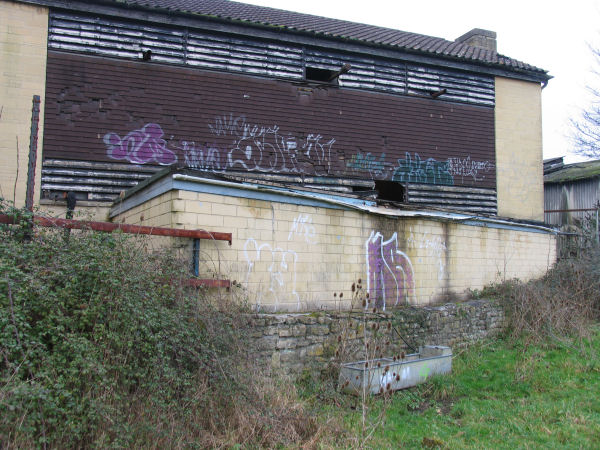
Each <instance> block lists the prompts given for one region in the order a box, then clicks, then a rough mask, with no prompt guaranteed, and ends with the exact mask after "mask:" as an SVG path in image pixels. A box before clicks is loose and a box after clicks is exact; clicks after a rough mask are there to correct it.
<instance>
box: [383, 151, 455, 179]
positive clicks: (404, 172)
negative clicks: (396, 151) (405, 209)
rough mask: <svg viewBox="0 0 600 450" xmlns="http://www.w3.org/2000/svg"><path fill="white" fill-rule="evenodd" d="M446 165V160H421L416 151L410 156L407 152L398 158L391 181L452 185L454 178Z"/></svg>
mask: <svg viewBox="0 0 600 450" xmlns="http://www.w3.org/2000/svg"><path fill="white" fill-rule="evenodd" d="M448 165H449V164H448V162H447V161H437V160H435V159H433V158H428V159H426V160H422V159H421V157H420V156H419V154H418V153H415V154H414V157H412V156H411V155H410V153H408V152H407V153H406V158H405V159H398V167H396V169H395V170H394V173H393V175H392V181H398V182H400V183H424V184H446V185H453V184H454V178H453V177H452V174H451V173H450V172H449V170H448Z"/></svg>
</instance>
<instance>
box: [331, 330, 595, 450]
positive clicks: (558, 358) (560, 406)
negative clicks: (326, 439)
mask: <svg viewBox="0 0 600 450" xmlns="http://www.w3.org/2000/svg"><path fill="white" fill-rule="evenodd" d="M590 334H591V336H590V338H589V339H585V340H583V341H580V342H575V341H573V340H563V341H562V342H558V341H556V342H554V343H537V344H532V345H528V344H527V340H525V339H519V340H516V341H510V342H509V341H507V340H502V339H498V340H495V341H491V342H487V343H484V344H478V345H475V346H473V347H471V348H469V349H468V350H466V351H464V352H459V354H458V355H457V356H456V357H455V358H454V361H453V371H452V374H451V375H449V376H443V377H437V378H433V379H432V380H430V382H429V383H427V384H425V385H421V386H418V387H416V388H412V389H409V390H404V391H399V392H396V393H395V394H394V395H392V396H391V398H390V399H389V403H388V404H387V405H386V406H385V408H386V411H385V416H384V422H383V423H381V426H379V427H378V428H377V430H376V432H375V433H374V435H373V436H372V438H371V439H370V440H369V441H367V446H368V447H370V448H422V447H432V448H474V449H475V448H477V449H480V448H542V447H543V448H599V447H600V398H599V395H598V394H599V393H600V326H595V327H594V328H593V330H592V331H591V333H590ZM383 403H384V402H383V400H379V401H378V403H376V404H375V405H373V410H374V411H373V412H372V414H373V416H375V415H376V411H377V410H378V409H379V408H382V407H384V405H383ZM352 408H356V410H355V409H352ZM357 409H358V408H357V405H356V404H349V405H346V406H345V408H344V410H345V413H346V414H345V420H346V424H347V427H348V428H349V429H350V430H351V431H350V434H349V435H348V436H347V437H346V442H338V443H336V444H335V445H336V446H340V447H341V446H344V445H345V444H346V445H352V444H359V443H360V438H359V436H360V434H361V430H360V414H359V412H358V411H357Z"/></svg>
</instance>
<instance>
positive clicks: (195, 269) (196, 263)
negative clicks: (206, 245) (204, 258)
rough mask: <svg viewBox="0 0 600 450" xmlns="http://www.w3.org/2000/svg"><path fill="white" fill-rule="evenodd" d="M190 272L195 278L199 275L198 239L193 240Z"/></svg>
mask: <svg viewBox="0 0 600 450" xmlns="http://www.w3.org/2000/svg"><path fill="white" fill-rule="evenodd" d="M192 271H193V273H194V276H195V277H197V276H199V275H200V239H194V245H193V247H192Z"/></svg>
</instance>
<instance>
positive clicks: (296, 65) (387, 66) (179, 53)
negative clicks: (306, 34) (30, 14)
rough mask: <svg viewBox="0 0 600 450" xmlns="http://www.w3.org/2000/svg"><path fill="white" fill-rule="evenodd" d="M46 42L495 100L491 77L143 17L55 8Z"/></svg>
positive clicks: (454, 97) (277, 74)
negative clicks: (312, 70) (322, 72)
mask: <svg viewBox="0 0 600 450" xmlns="http://www.w3.org/2000/svg"><path fill="white" fill-rule="evenodd" d="M48 46H49V48H51V49H57V50H63V51H73V52H80V53H89V54H96V55H102V56H110V57H116V58H127V59H136V58H140V57H141V53H142V51H144V50H148V49H150V50H152V53H153V55H152V60H153V61H158V62H164V63H168V64H179V65H189V66H194V67H198V68H204V69H209V70H222V71H229V72H243V73H246V74H252V75H256V76H266V77H277V78H286V79H290V80H301V79H302V78H303V76H304V67H305V66H309V67H316V68H323V69H328V70H337V69H339V68H340V67H341V66H342V65H343V64H350V65H351V66H352V69H351V70H350V72H349V73H347V74H344V75H342V76H340V78H339V83H340V86H344V87H350V88H355V89H361V90H374V91H383V92H390V93H395V94H405V95H406V94H424V95H428V93H429V92H430V91H431V90H438V89H440V88H446V89H447V90H448V93H447V94H446V99H447V100H452V101H460V102H467V103H473V104H481V105H486V106H493V105H494V79H493V77H490V76H482V75H479V74H469V73H465V72H460V71H456V70H449V69H443V68H441V67H440V68H435V67H425V66H416V65H414V64H404V63H399V62H397V61H388V60H385V59H382V58H366V57H364V56H362V55H357V54H345V53H339V52H331V51H323V50H321V49H317V48H310V47H309V48H303V47H300V46H294V45H288V44H282V43H279V42H274V41H270V42H269V41H262V40H257V39H253V38H248V39H241V38H234V37H232V36H229V35H225V34H211V33H208V32H204V33H202V32H199V31H197V30H188V29H184V28H175V27H171V26H159V25H155V24H153V25H149V24H144V23H143V22H140V21H127V20H117V19H109V18H104V17H97V16H87V15H83V14H74V13H67V12H56V11H54V12H52V13H51V20H50V29H49V38H48Z"/></svg>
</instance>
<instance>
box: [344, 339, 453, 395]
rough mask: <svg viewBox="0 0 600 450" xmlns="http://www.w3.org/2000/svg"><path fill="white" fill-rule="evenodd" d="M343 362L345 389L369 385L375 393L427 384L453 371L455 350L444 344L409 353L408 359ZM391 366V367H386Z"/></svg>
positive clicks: (359, 389)
mask: <svg viewBox="0 0 600 450" xmlns="http://www.w3.org/2000/svg"><path fill="white" fill-rule="evenodd" d="M366 362H367V361H357V362H352V363H347V364H342V368H341V369H340V376H339V386H341V387H342V391H343V392H347V393H349V394H356V395H358V394H360V393H361V392H362V390H363V388H366V389H367V390H368V391H369V392H370V393H371V394H378V393H379V392H380V390H381V389H382V388H383V389H384V390H387V385H388V384H389V385H390V390H392V391H396V390H398V389H404V388H408V387H411V386H415V385H417V384H419V383H423V382H424V381H426V380H427V379H428V378H429V377H430V376H432V375H438V374H442V373H450V371H451V370H452V350H451V349H450V347H444V346H441V345H427V346H425V347H421V348H420V349H419V353H412V354H410V355H406V356H405V357H404V359H401V360H395V361H394V359H392V358H381V359H373V360H369V361H368V363H369V364H368V367H365V363H366ZM386 367H387V369H386Z"/></svg>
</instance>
